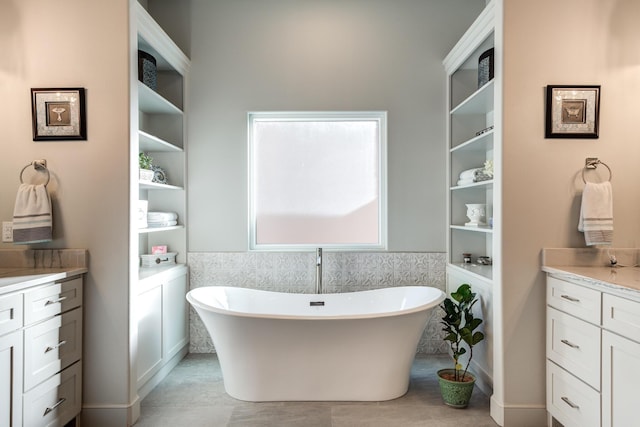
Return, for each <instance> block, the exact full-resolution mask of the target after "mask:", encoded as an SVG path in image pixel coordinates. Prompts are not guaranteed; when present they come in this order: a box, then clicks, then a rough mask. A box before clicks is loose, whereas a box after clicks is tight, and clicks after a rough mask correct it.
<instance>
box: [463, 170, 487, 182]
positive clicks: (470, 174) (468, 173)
mask: <svg viewBox="0 0 640 427" xmlns="http://www.w3.org/2000/svg"><path fill="white" fill-rule="evenodd" d="M480 171H482V169H481V168H473V169H467V170H465V171H462V172H460V176H459V177H458V179H460V180H461V181H464V180H467V179H474V178H475V177H476V175H477V174H478V173H479V172H480Z"/></svg>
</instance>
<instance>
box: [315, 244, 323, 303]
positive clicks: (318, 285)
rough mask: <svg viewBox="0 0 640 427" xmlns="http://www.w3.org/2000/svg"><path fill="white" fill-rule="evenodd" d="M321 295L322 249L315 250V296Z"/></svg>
mask: <svg viewBox="0 0 640 427" xmlns="http://www.w3.org/2000/svg"><path fill="white" fill-rule="evenodd" d="M321 293H322V248H318V249H316V294H321Z"/></svg>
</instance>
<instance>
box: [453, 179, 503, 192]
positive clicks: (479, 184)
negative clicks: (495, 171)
mask: <svg viewBox="0 0 640 427" xmlns="http://www.w3.org/2000/svg"><path fill="white" fill-rule="evenodd" d="M478 187H487V188H491V187H493V180H492V179H488V180H486V181H480V182H474V183H473V184H466V185H455V186H453V187H451V188H450V190H451V191H456V190H465V189H467V188H478Z"/></svg>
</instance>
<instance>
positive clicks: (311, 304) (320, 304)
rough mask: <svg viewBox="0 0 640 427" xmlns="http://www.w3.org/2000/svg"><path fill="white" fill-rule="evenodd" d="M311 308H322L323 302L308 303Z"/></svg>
mask: <svg viewBox="0 0 640 427" xmlns="http://www.w3.org/2000/svg"><path fill="white" fill-rule="evenodd" d="M309 305H310V306H311V307H324V301H309Z"/></svg>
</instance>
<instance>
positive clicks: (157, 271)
mask: <svg viewBox="0 0 640 427" xmlns="http://www.w3.org/2000/svg"><path fill="white" fill-rule="evenodd" d="M185 270H186V265H185V264H172V265H164V266H161V267H140V268H139V269H138V282H139V283H140V284H141V285H142V286H144V284H143V282H144V281H145V280H146V279H149V278H154V279H158V278H163V279H166V278H171V277H173V276H175V275H176V274H182V273H184V271H185Z"/></svg>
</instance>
